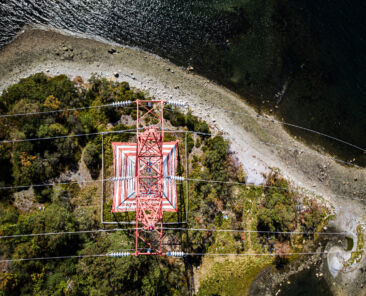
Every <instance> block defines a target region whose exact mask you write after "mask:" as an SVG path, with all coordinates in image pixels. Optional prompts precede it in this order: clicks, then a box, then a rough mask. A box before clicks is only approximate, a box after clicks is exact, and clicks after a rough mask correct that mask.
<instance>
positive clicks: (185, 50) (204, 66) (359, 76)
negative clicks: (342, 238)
mask: <svg viewBox="0 0 366 296" xmlns="http://www.w3.org/2000/svg"><path fill="white" fill-rule="evenodd" d="M365 16H366V2H365V1H361V0H354V1H352V2H351V1H346V0H334V1H329V0H324V1H314V0H312V1H310V0H213V1H208V0H195V1H193V0H186V1H182V0H150V1H146V0H115V1H112V0H89V1H79V0H49V1H47V0H28V1H26V0H21V1H19V0H0V48H1V47H2V46H4V45H6V44H7V43H9V42H10V41H11V39H12V38H13V37H14V35H15V34H16V33H17V32H18V31H19V30H21V28H22V27H23V26H24V25H25V24H42V25H47V26H50V27H53V28H59V29H67V30H70V31H73V32H78V33H82V34H87V35H89V36H101V37H104V38H106V39H108V40H111V41H115V42H118V43H121V44H127V45H132V46H138V47H140V48H143V49H146V50H149V51H151V52H154V53H156V54H158V55H161V56H163V57H166V58H169V59H171V60H172V61H173V62H175V63H177V64H180V65H185V66H187V65H192V66H194V68H195V70H196V71H197V72H199V73H201V74H203V75H205V76H207V77H208V78H211V79H214V80H216V81H217V82H219V83H220V84H223V85H225V86H227V87H229V88H230V89H232V90H234V91H236V92H238V93H239V94H241V95H242V96H243V97H245V98H246V99H247V100H248V101H249V102H250V103H251V104H253V105H254V106H256V107H257V109H258V111H260V112H261V111H263V110H266V111H268V112H269V111H270V110H272V112H273V113H274V114H276V115H278V117H279V118H284V120H285V121H288V122H291V123H295V124H299V125H301V126H305V127H307V128H311V129H314V130H318V131H321V132H324V133H327V134H330V135H332V136H335V137H338V138H341V139H343V140H346V141H349V142H352V143H354V144H355V145H357V146H359V147H362V148H366V137H365V134H366V115H365V114H366V18H365ZM291 131H292V132H294V133H296V134H297V135H300V136H301V137H302V138H304V139H305V140H306V141H308V142H309V143H318V144H321V145H323V146H325V147H326V149H327V150H328V151H329V152H331V153H337V154H338V155H341V156H342V157H343V158H345V159H351V158H354V157H355V158H356V160H357V161H358V163H360V164H363V165H366V154H365V153H363V152H362V151H361V150H359V149H354V148H350V147H348V146H345V145H343V144H339V143H338V144H337V143H336V142H334V141H332V140H327V139H325V138H322V137H319V136H315V135H314V134H309V133H306V132H299V130H291Z"/></svg>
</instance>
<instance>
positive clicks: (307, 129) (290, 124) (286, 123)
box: [223, 109, 366, 152]
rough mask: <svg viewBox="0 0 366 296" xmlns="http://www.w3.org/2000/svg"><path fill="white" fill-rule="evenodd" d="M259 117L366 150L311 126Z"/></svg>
mask: <svg viewBox="0 0 366 296" xmlns="http://www.w3.org/2000/svg"><path fill="white" fill-rule="evenodd" d="M223 111H226V112H229V113H233V114H239V115H247V114H245V113H242V112H235V111H230V110H227V109H223ZM257 118H261V119H264V120H267V121H271V122H273V123H277V124H283V125H287V126H291V127H294V128H298V129H301V130H304V131H307V132H310V133H314V134H318V135H320V136H323V137H326V138H329V139H332V140H334V141H337V142H340V143H342V144H345V145H348V146H350V147H353V148H355V149H358V150H360V151H362V152H366V150H365V149H364V148H361V147H359V146H357V145H355V144H352V143H349V142H347V141H344V140H342V139H339V138H336V137H333V136H330V135H327V134H325V133H322V132H319V131H316V130H313V129H310V128H306V127H302V126H299V125H296V124H293V123H288V122H285V121H279V120H276V119H271V118H267V117H265V116H263V115H260V114H257Z"/></svg>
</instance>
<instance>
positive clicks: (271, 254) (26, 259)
mask: <svg viewBox="0 0 366 296" xmlns="http://www.w3.org/2000/svg"><path fill="white" fill-rule="evenodd" d="M133 250H135V249H126V250H119V251H118V252H119V253H122V252H126V253H125V255H124V257H126V256H130V255H132V254H131V253H129V252H127V251H133ZM361 250H362V251H365V250H366V249H360V251H361ZM339 252H340V251H333V252H330V251H323V252H294V253H292V252H289V253H283V252H275V253H184V252H180V253H181V254H182V256H245V257H247V256H281V257H283V256H291V255H323V254H338V253H339ZM113 254H114V253H108V254H91V255H70V256H53V257H35V258H15V259H4V260H0V263H10V262H22V261H39V260H60V259H81V258H95V257H114V258H116V257H121V256H114V255H113ZM173 257H174V256H173ZM177 258H178V259H179V258H180V257H177Z"/></svg>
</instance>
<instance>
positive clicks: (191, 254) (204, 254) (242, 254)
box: [184, 249, 366, 257]
mask: <svg viewBox="0 0 366 296" xmlns="http://www.w3.org/2000/svg"><path fill="white" fill-rule="evenodd" d="M361 250H362V251H365V250H366V249H361ZM361 250H360V251H361ZM338 253H339V251H334V252H329V251H324V252H295V253H291V252H290V253H282V252H278V253H184V256H281V257H283V256H291V255H322V254H338Z"/></svg>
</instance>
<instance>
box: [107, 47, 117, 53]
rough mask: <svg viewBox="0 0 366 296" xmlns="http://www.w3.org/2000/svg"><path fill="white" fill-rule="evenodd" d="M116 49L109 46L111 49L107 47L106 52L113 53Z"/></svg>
mask: <svg viewBox="0 0 366 296" xmlns="http://www.w3.org/2000/svg"><path fill="white" fill-rule="evenodd" d="M116 52H117V51H116V49H115V48H111V49H108V53H110V54H114V53H116Z"/></svg>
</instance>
